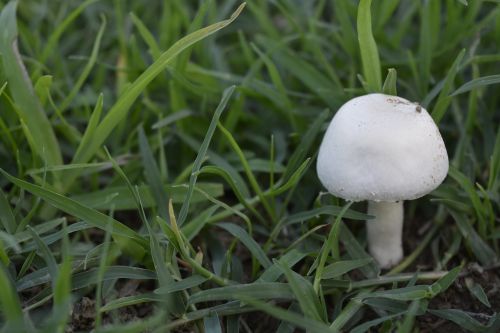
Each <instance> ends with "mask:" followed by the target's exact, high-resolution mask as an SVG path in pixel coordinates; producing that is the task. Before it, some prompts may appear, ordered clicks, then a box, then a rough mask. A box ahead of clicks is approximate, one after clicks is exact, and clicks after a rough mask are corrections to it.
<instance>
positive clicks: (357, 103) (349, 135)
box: [316, 94, 448, 201]
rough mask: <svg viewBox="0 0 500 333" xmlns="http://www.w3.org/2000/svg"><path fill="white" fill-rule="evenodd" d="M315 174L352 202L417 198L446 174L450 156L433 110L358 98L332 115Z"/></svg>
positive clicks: (384, 97)
mask: <svg viewBox="0 0 500 333" xmlns="http://www.w3.org/2000/svg"><path fill="white" fill-rule="evenodd" d="M316 167H317V172H318V177H319V179H320V181H321V182H322V183H323V185H324V186H325V187H326V188H327V189H328V191H329V192H330V193H332V194H334V195H336V196H338V197H341V198H344V199H347V200H352V201H360V200H372V201H399V200H411V199H416V198H419V197H421V196H424V195H426V194H427V193H429V192H431V191H432V190H434V189H435V188H436V187H438V186H439V184H441V182H442V181H443V180H444V178H445V177H446V175H447V173H448V154H447V152H446V147H445V145H444V142H443V138H442V137H441V134H440V133H439V129H438V128H437V126H436V124H435V123H434V121H433V119H432V118H431V116H430V115H429V113H428V112H427V111H426V110H425V109H424V108H423V107H421V106H420V105H418V104H416V103H412V102H409V101H407V100H406V99H404V98H400V97H397V96H390V95H384V94H369V95H365V96H360V97H357V98H354V99H352V100H350V101H349V102H347V103H345V104H344V105H343V106H342V107H341V108H340V109H339V110H338V111H337V113H336V114H335V116H334V117H333V119H332V121H331V123H330V125H329V126H328V129H327V131H326V133H325V137H324V138H323V142H322V143H321V147H320V149H319V155H318V161H317V166H316Z"/></svg>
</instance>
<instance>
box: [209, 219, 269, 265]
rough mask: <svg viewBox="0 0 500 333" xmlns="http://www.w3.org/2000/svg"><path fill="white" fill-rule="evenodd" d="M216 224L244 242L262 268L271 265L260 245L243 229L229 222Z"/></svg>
mask: <svg viewBox="0 0 500 333" xmlns="http://www.w3.org/2000/svg"><path fill="white" fill-rule="evenodd" d="M217 226H218V227H221V228H222V229H224V230H226V231H227V232H229V233H230V234H231V235H233V236H234V237H236V238H238V239H239V240H240V241H241V242H242V243H243V244H245V246H246V247H247V249H248V250H249V251H250V252H251V253H252V255H254V256H255V258H256V259H257V260H258V261H259V262H260V264H261V265H262V266H263V267H264V268H269V267H270V266H271V265H272V264H271V260H269V258H268V257H267V256H266V253H265V252H264V251H263V250H262V248H261V247H260V245H259V244H258V243H257V242H256V241H255V240H254V239H253V238H252V237H251V236H250V235H249V234H248V233H247V232H246V231H245V230H244V229H242V228H241V227H239V226H237V225H235V224H231V223H218V224H217Z"/></svg>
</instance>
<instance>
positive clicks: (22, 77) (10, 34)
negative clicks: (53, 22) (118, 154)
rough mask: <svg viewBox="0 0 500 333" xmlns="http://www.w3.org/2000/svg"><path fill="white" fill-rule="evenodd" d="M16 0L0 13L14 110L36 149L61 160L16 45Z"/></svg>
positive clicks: (0, 45) (54, 161)
mask: <svg viewBox="0 0 500 333" xmlns="http://www.w3.org/2000/svg"><path fill="white" fill-rule="evenodd" d="M16 6H17V2H15V1H11V2H9V3H8V4H7V5H6V6H5V7H4V8H3V10H2V12H1V14H0V26H1V27H2V33H1V35H0V53H1V54H2V64H3V71H4V74H5V76H6V77H7V79H8V82H9V85H8V88H9V89H10V92H11V94H12V97H13V99H14V102H15V103H16V107H15V110H16V112H17V113H18V116H19V120H20V121H21V122H22V123H23V124H24V125H25V127H24V130H25V131H26V135H29V136H30V137H31V138H32V140H31V141H30V143H31V145H32V148H33V150H34V152H35V153H36V154H37V155H38V156H39V157H40V158H41V160H42V161H45V164H47V165H58V164H62V156H61V151H60V149H59V143H58V142H57V139H56V136H55V134H54V131H53V129H52V125H51V124H50V122H49V119H48V118H47V115H46V114H45V112H44V110H43V109H42V107H41V105H40V102H39V100H38V98H37V96H36V94H35V91H34V89H33V86H32V83H31V81H30V80H29V77H28V75H27V73H26V68H25V67H24V64H23V62H22V59H21V55H20V54H19V50H18V48H17V34H18V31H17V23H16Z"/></svg>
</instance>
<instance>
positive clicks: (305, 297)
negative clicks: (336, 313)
mask: <svg viewBox="0 0 500 333" xmlns="http://www.w3.org/2000/svg"><path fill="white" fill-rule="evenodd" d="M277 263H278V265H279V267H280V268H281V270H282V271H283V274H284V275H285V276H286V279H287V281H288V284H289V285H290V288H291V289H292V292H293V293H294V295H295V298H296V299H297V300H298V301H299V305H300V308H301V310H302V312H303V313H304V315H305V316H306V317H308V318H311V319H314V320H317V321H324V320H325V318H322V316H321V314H322V313H323V311H321V304H320V301H319V298H318V295H317V294H316V292H315V290H314V288H313V286H312V285H311V283H310V282H309V281H308V280H306V279H305V278H304V277H303V276H301V275H299V274H297V273H295V272H294V271H292V270H291V269H290V268H289V267H288V266H287V265H286V264H285V263H281V262H279V261H278V262H277Z"/></svg>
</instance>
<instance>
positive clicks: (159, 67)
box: [73, 4, 245, 163]
mask: <svg viewBox="0 0 500 333" xmlns="http://www.w3.org/2000/svg"><path fill="white" fill-rule="evenodd" d="M244 6H245V4H242V5H240V6H239V7H238V9H237V10H236V11H235V12H234V13H233V15H231V17H230V18H229V19H227V20H224V21H221V22H219V23H215V24H212V25H210V26H208V27H206V28H203V29H200V30H197V31H195V32H193V33H191V34H189V35H188V36H186V37H184V38H182V39H180V40H179V41H177V42H176V43H175V44H174V45H172V47H170V48H169V49H168V50H167V51H165V52H164V53H163V54H162V55H161V56H160V57H159V58H158V60H156V61H155V62H154V63H153V64H152V65H151V66H149V67H148V68H147V69H146V70H145V71H144V72H143V73H142V74H141V75H140V76H139V77H138V78H137V79H136V80H135V81H134V82H133V83H132V84H131V85H130V86H128V87H127V88H126V89H125V91H124V92H123V93H122V94H121V95H120V97H119V99H118V101H117V102H116V103H115V104H114V105H113V107H112V108H111V109H110V110H109V112H108V113H107V115H106V116H105V117H104V119H103V120H102V122H101V123H100V124H99V126H98V127H97V129H96V131H95V134H94V136H93V137H92V138H91V140H90V142H89V143H88V144H87V145H86V146H81V145H80V146H79V147H78V150H77V152H76V154H75V156H74V158H73V163H86V162H88V160H89V159H90V158H92V156H93V155H94V154H95V153H96V152H97V151H98V149H99V148H100V147H101V145H102V143H104V141H105V140H106V139H107V138H108V136H109V135H110V134H111V133H112V131H113V129H114V128H115V127H116V126H117V125H118V124H119V123H120V122H121V121H122V120H123V119H124V118H125V117H126V116H127V114H128V112H129V110H130V107H131V106H132V104H133V103H134V102H135V100H136V99H137V98H138V97H139V95H140V94H141V93H142V92H143V91H144V90H145V89H146V87H147V86H148V84H149V83H150V82H151V81H153V80H154V79H155V78H156V77H157V76H158V75H159V74H160V73H162V72H163V70H164V69H165V68H166V67H167V66H168V65H169V64H170V63H171V62H172V60H173V59H175V57H176V56H177V55H178V54H180V53H181V52H182V51H184V50H185V49H186V48H188V47H190V46H191V45H193V44H195V43H196V42H198V41H200V40H202V39H204V38H206V37H207V36H209V35H211V34H213V33H215V32H216V31H218V30H220V29H223V28H224V27H226V26H227V25H229V24H231V23H232V22H233V21H234V20H235V19H236V18H237V17H238V15H239V14H240V13H241V11H242V10H243V8H244Z"/></svg>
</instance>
